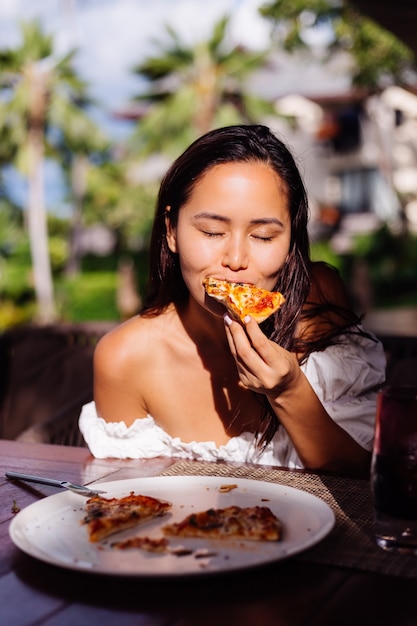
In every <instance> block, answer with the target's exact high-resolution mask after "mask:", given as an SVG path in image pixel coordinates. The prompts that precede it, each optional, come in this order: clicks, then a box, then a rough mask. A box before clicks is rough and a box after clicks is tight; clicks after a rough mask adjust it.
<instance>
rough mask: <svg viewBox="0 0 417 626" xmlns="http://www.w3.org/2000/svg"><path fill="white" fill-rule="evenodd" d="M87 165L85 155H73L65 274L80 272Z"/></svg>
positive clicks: (72, 274) (70, 274) (73, 274)
mask: <svg viewBox="0 0 417 626" xmlns="http://www.w3.org/2000/svg"><path fill="white" fill-rule="evenodd" d="M87 167H88V161H87V157H86V156H83V155H81V156H77V155H75V157H74V162H73V166H72V172H71V174H72V176H71V178H72V197H73V202H74V212H73V216H72V220H71V235H70V251H69V257H68V262H67V266H66V270H65V271H66V274H67V276H76V275H77V274H79V272H80V264H81V263H80V261H81V259H80V235H81V230H82V210H83V201H84V196H85V190H86V179H87Z"/></svg>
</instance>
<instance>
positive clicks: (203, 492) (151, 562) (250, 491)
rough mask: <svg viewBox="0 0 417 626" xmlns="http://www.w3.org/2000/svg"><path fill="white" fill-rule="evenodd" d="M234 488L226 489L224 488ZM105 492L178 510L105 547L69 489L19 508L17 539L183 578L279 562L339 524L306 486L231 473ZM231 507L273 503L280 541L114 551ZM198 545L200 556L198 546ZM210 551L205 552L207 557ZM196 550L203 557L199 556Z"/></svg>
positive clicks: (56, 560)
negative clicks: (181, 551)
mask: <svg viewBox="0 0 417 626" xmlns="http://www.w3.org/2000/svg"><path fill="white" fill-rule="evenodd" d="M229 484H234V485H237V488H236V489H233V490H231V491H229V492H228V493H221V492H220V491H219V488H220V486H222V485H229ZM99 487H100V489H104V490H106V491H107V495H106V496H105V497H121V496H124V495H128V494H129V493H130V492H131V491H134V492H135V493H136V494H144V495H149V496H154V497H156V498H161V499H163V500H169V501H170V502H172V503H173V507H172V513H170V514H168V515H166V516H164V517H162V518H161V517H160V518H157V519H156V520H153V521H151V522H149V523H147V524H145V525H143V526H141V527H140V528H139V529H138V528H136V529H130V530H128V531H124V532H122V533H119V534H118V535H113V536H112V537H111V538H110V540H109V539H108V540H107V541H106V542H102V543H101V544H100V545H97V544H93V543H91V542H90V541H89V540H88V537H87V529H86V527H85V526H84V525H82V524H81V520H82V518H83V517H84V515H85V510H84V505H85V498H83V497H82V496H79V495H76V494H74V493H71V492H69V491H65V492H62V493H58V494H56V495H53V496H49V497H47V498H45V499H43V500H40V501H39V502H35V503H34V504H31V505H30V506H28V507H26V508H25V509H23V510H22V511H20V512H19V513H18V514H17V515H16V517H15V518H14V519H13V520H12V522H11V524H10V529H9V532H10V536H11V539H12V541H13V543H14V544H15V545H16V546H17V547H18V548H20V549H21V550H23V552H26V553H27V554H29V555H31V556H33V557H35V558H37V559H40V560H41V561H46V562H47V563H52V564H53V565H58V566H60V567H65V568H68V569H73V570H79V571H83V572H92V573H97V574H111V575H117V576H148V577H149V576H181V575H188V574H198V573H200V574H201V573H213V572H223V571H232V570H240V569H244V568H247V567H253V566H257V565H261V564H265V563H269V562H272V561H279V560H281V559H285V558H287V557H289V556H291V555H294V554H297V553H299V552H301V551H303V550H306V549H307V548H309V547H310V546H312V545H314V544H316V543H317V542H318V541H320V540H321V539H323V537H325V536H326V535H327V534H328V533H329V532H330V530H331V529H332V527H333V525H334V514H333V511H332V510H331V509H330V507H329V506H328V505H327V504H326V503H325V502H323V500H321V499H319V498H317V497H316V496H313V495H311V494H309V493H306V492H305V491H301V490H299V489H294V488H292V487H285V486H283V485H277V484H275V483H268V482H262V481H258V480H246V479H237V478H225V477H211V476H210V477H201V476H167V477H162V476H161V477H156V478H134V479H129V480H120V481H113V482H108V483H100V485H99ZM230 505H238V506H242V507H245V506H256V505H259V506H268V507H269V508H270V509H271V510H272V511H273V512H274V513H275V515H276V516H277V517H278V518H279V519H280V520H281V521H282V523H283V538H282V540H281V541H278V542H275V541H274V542H267V541H263V542H256V541H237V540H224V539H223V540H210V541H208V540H203V539H182V540H181V541H179V540H178V541H177V540H175V539H170V545H171V546H172V547H175V546H180V545H181V546H184V547H185V548H190V549H192V550H194V552H193V553H192V554H189V555H186V556H178V555H174V554H155V553H149V552H145V551H142V550H138V549H130V550H116V549H115V548H111V546H110V543H111V542H113V541H114V540H115V537H116V536H117V538H118V539H122V538H126V537H129V536H134V535H136V534H141V535H146V536H149V537H160V536H161V535H162V533H161V526H163V525H164V524H166V523H167V522H168V521H169V522H171V521H180V520H181V519H182V518H184V517H185V516H186V515H189V514H190V513H192V512H198V511H203V510H206V509H208V508H210V507H213V508H223V507H226V506H230ZM196 549H199V550H200V553H198V552H197V553H196V552H195V550H196ZM201 550H203V553H204V550H207V553H208V554H207V556H201ZM196 554H197V555H198V558H197V556H196Z"/></svg>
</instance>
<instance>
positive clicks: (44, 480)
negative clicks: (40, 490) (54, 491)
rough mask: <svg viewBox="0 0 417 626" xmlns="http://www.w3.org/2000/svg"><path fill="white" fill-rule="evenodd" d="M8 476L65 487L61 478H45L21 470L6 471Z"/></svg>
mask: <svg viewBox="0 0 417 626" xmlns="http://www.w3.org/2000/svg"><path fill="white" fill-rule="evenodd" d="M5 476H6V477H7V478H14V479H17V480H27V481H28V482H32V483H40V484H41V485H51V486H52V487H63V484H62V482H61V481H60V480H53V478H44V477H43V476H32V475H31V474H22V473H21V472H11V471H7V472H5Z"/></svg>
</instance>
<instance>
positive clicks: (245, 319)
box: [243, 315, 250, 324]
mask: <svg viewBox="0 0 417 626" xmlns="http://www.w3.org/2000/svg"><path fill="white" fill-rule="evenodd" d="M243 321H244V322H245V324H247V323H248V322H250V315H246V316H245V317H244V318H243Z"/></svg>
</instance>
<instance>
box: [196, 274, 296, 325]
mask: <svg viewBox="0 0 417 626" xmlns="http://www.w3.org/2000/svg"><path fill="white" fill-rule="evenodd" d="M203 285H204V288H205V290H206V293H207V295H209V296H211V297H212V298H215V299H216V300H218V301H219V302H222V303H223V304H224V306H225V307H226V308H227V310H228V311H229V312H230V313H231V314H232V316H233V317H234V318H235V319H237V320H239V321H243V320H244V318H245V317H246V316H247V315H251V316H252V317H253V319H254V320H255V321H256V322H258V324H260V323H261V322H264V321H265V320H266V319H267V318H268V317H269V316H270V315H272V314H273V313H275V312H276V311H278V309H280V308H281V306H282V304H283V303H284V302H285V298H284V296H283V295H282V294H281V293H279V292H278V291H268V290H266V289H262V288H261V287H256V286H255V285H251V284H247V283H232V282H229V281H226V280H220V279H217V278H213V277H212V276H208V277H207V278H205V279H204V281H203Z"/></svg>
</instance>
